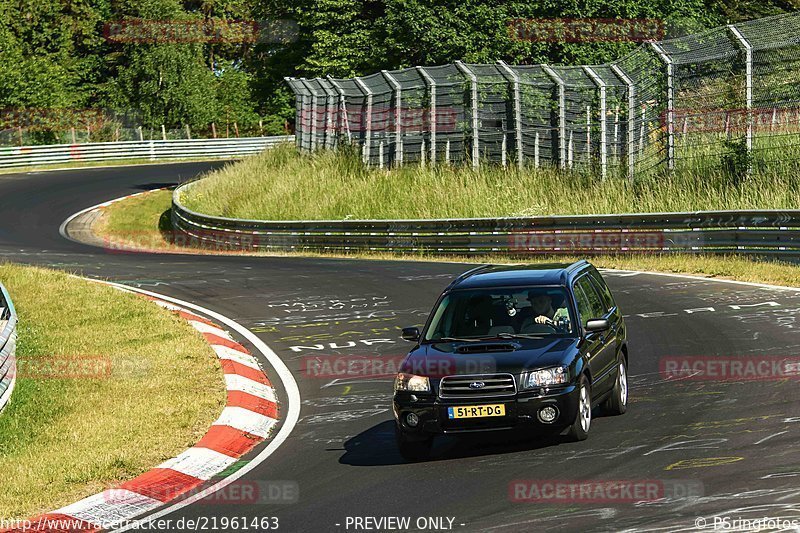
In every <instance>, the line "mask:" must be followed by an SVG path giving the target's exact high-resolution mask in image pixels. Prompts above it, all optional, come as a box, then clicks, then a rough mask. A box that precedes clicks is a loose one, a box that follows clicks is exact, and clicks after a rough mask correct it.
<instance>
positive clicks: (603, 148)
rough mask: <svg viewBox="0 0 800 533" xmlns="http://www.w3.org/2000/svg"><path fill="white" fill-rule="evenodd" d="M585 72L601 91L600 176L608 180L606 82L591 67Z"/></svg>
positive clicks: (585, 68)
mask: <svg viewBox="0 0 800 533" xmlns="http://www.w3.org/2000/svg"><path fill="white" fill-rule="evenodd" d="M583 70H584V71H585V72H586V74H588V75H589V77H590V78H592V81H593V82H594V84H595V85H597V88H598V89H599V90H600V176H601V177H602V179H606V176H607V170H608V168H607V167H608V144H607V142H608V141H607V139H606V136H607V131H608V125H607V124H606V120H607V117H606V112H607V107H606V82H605V81H603V79H602V78H601V77H600V76H598V75H597V72H595V71H594V69H592V68H591V67H583Z"/></svg>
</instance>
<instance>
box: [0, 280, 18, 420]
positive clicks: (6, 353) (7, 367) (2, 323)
mask: <svg viewBox="0 0 800 533" xmlns="http://www.w3.org/2000/svg"><path fill="white" fill-rule="evenodd" d="M16 350H17V312H16V311H15V310H14V304H13V302H12V301H11V296H9V294H8V291H7V290H6V288H5V287H4V286H3V284H2V283H0V411H2V410H3V408H4V407H5V406H6V404H8V400H9V398H11V393H12V392H13V390H14V385H15V384H16V381H17V359H16Z"/></svg>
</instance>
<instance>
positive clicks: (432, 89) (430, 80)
mask: <svg viewBox="0 0 800 533" xmlns="http://www.w3.org/2000/svg"><path fill="white" fill-rule="evenodd" d="M417 71H419V73H420V75H421V76H422V79H424V80H425V84H426V85H427V86H428V89H429V91H430V95H431V98H430V105H431V114H430V124H429V125H430V129H431V132H430V133H431V166H434V165H435V164H436V80H434V79H433V78H432V77H431V75H430V74H428V73H427V72H425V69H424V68H422V67H417Z"/></svg>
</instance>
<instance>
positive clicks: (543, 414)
mask: <svg viewBox="0 0 800 533" xmlns="http://www.w3.org/2000/svg"><path fill="white" fill-rule="evenodd" d="M556 418H558V409H557V408H556V407H555V406H552V405H548V406H546V407H542V408H541V409H539V422H542V423H543V424H552V423H553V422H554V421H555V419H556Z"/></svg>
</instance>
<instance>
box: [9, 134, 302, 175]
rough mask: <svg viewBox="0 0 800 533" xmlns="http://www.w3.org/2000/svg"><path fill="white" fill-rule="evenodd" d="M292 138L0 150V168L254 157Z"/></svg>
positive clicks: (129, 143)
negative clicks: (82, 162) (98, 162)
mask: <svg viewBox="0 0 800 533" xmlns="http://www.w3.org/2000/svg"><path fill="white" fill-rule="evenodd" d="M293 141H294V136H293V135H281V136H277V137H245V138H236V139H182V140H166V141H162V140H152V141H125V142H111V143H89V144H51V145H44V146H18V147H0V168H13V167H27V166H37V165H55V164H59V163H75V162H81V161H111V160H124V159H147V160H150V161H158V160H163V159H191V158H229V157H241V156H245V155H252V154H257V153H258V152H261V151H263V150H264V149H266V148H270V147H272V146H275V145H276V144H279V143H282V142H293Z"/></svg>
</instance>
